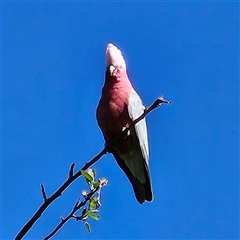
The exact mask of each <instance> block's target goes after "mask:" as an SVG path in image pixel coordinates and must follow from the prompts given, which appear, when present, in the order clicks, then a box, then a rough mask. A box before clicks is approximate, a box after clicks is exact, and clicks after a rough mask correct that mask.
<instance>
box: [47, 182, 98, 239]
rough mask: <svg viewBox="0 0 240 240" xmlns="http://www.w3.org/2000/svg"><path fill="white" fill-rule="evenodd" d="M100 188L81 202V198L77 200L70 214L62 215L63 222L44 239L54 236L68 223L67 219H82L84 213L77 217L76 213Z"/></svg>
mask: <svg viewBox="0 0 240 240" xmlns="http://www.w3.org/2000/svg"><path fill="white" fill-rule="evenodd" d="M99 189H100V187H97V188H96V189H94V191H91V192H90V193H89V194H88V195H87V197H85V199H84V200H83V201H81V202H79V199H78V200H77V202H76V203H75V205H74V207H73V209H72V211H71V212H70V213H69V214H68V216H67V217H65V218H63V217H61V222H60V223H59V224H58V225H57V226H56V227H55V228H54V230H53V231H52V232H51V233H49V234H48V235H47V236H46V237H45V238H44V240H48V239H50V238H51V237H53V236H54V235H55V234H56V233H57V232H58V231H59V230H60V229H61V228H62V226H63V225H64V224H65V223H67V221H69V220H70V219H71V218H75V219H76V220H77V221H79V220H82V219H83V217H84V215H82V216H80V217H76V216H74V214H75V213H76V212H77V211H78V210H79V209H80V208H81V207H83V206H84V205H85V204H86V203H87V202H88V201H89V200H90V198H91V197H92V196H93V195H94V194H95V193H96V192H97V191H98V190H99Z"/></svg>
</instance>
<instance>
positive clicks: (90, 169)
mask: <svg viewBox="0 0 240 240" xmlns="http://www.w3.org/2000/svg"><path fill="white" fill-rule="evenodd" d="M87 173H88V174H89V175H90V176H91V177H92V178H93V180H94V178H95V176H96V171H95V170H94V169H92V168H89V169H88V170H87Z"/></svg>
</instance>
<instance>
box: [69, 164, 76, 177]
mask: <svg viewBox="0 0 240 240" xmlns="http://www.w3.org/2000/svg"><path fill="white" fill-rule="evenodd" d="M74 167H75V163H72V164H71V166H70V169H69V174H68V177H69V178H70V177H72V176H73V169H74Z"/></svg>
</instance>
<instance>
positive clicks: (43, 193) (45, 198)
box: [40, 183, 47, 202]
mask: <svg viewBox="0 0 240 240" xmlns="http://www.w3.org/2000/svg"><path fill="white" fill-rule="evenodd" d="M40 185H41V191H42V196H43V199H44V202H46V201H47V195H46V192H45V189H44V186H43V184H42V183H41V184H40Z"/></svg>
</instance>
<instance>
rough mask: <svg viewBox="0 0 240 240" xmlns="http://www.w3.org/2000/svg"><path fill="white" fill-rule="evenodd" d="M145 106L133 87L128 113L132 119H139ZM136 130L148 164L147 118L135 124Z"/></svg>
mask: <svg viewBox="0 0 240 240" xmlns="http://www.w3.org/2000/svg"><path fill="white" fill-rule="evenodd" d="M144 109H145V107H144V106H143V104H142V100H141V98H140V97H139V95H138V94H137V93H136V91H135V90H134V89H132V92H131V95H130V99H129V105H128V114H129V116H130V118H131V119H132V120H135V119H137V118H138V117H140V116H141V115H142V114H143V111H144ZM135 131H136V134H137V137H138V139H139V143H140V147H141V151H142V154H143V158H144V160H145V162H146V164H147V166H148V159H149V149H148V136H147V126H146V120H145V118H144V119H142V120H141V121H140V122H138V123H137V124H136V125H135Z"/></svg>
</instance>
